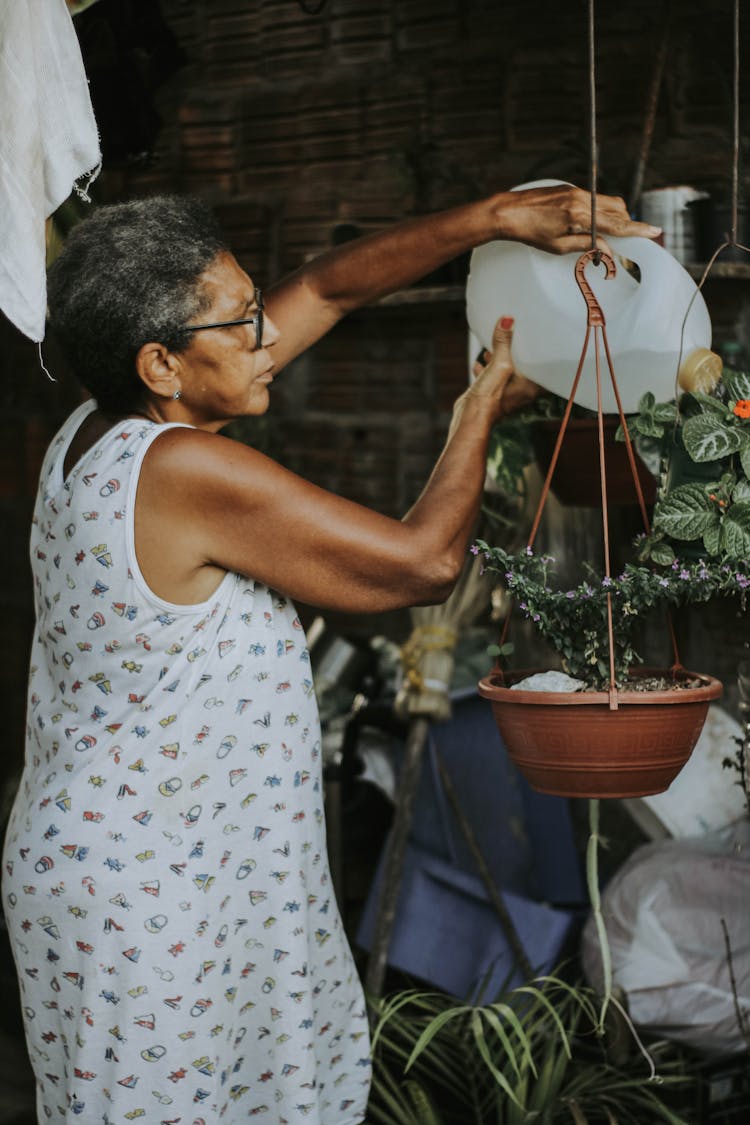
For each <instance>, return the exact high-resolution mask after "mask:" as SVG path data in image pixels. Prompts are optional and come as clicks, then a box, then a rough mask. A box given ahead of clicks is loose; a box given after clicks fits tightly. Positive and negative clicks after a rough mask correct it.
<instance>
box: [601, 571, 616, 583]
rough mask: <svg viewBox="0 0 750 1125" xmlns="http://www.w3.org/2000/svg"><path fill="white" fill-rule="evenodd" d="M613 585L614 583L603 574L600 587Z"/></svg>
mask: <svg viewBox="0 0 750 1125" xmlns="http://www.w3.org/2000/svg"><path fill="white" fill-rule="evenodd" d="M613 585H614V583H613V581H612V579H611V578H610V577H609V575H608V574H605V575H604V578H602V586H613Z"/></svg>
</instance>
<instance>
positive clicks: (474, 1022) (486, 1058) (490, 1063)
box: [471, 1009, 525, 1109]
mask: <svg viewBox="0 0 750 1125" xmlns="http://www.w3.org/2000/svg"><path fill="white" fill-rule="evenodd" d="M471 1030H472V1033H473V1035H474V1043H475V1044H476V1048H477V1050H478V1051H479V1054H480V1055H481V1056H482V1061H483V1062H484V1065H485V1066H486V1067H487V1069H488V1070H489V1072H490V1073H491V1074H492V1076H493V1078H494V1079H495V1081H496V1082H497V1084H498V1086H500V1087H501V1088H502V1089H503V1090H504V1091H505V1093H506V1094H507V1095H508V1097H509V1098H510V1100H511V1101H512V1102H513V1104H514V1105H517V1106H518V1108H519V1109H524V1108H525V1107H524V1105H523V1102H521V1101H520V1100H519V1098H518V1096H517V1094H516V1092H515V1090H514V1089H513V1087H512V1086H511V1084H510V1082H509V1081H508V1079H507V1078H506V1077H505V1075H504V1074H503V1073H502V1071H501V1070H498V1068H497V1066H496V1065H495V1062H494V1060H493V1058H492V1055H491V1054H490V1050H489V1047H488V1046H487V1040H486V1038H485V1035H484V1028H483V1027H482V1017H481V1015H480V1012H479V1010H478V1009H475V1010H474V1012H472V1015H471Z"/></svg>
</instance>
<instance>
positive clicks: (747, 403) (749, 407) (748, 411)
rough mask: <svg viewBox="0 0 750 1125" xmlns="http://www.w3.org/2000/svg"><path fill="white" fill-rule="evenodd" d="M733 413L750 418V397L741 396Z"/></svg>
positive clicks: (739, 416)
mask: <svg viewBox="0 0 750 1125" xmlns="http://www.w3.org/2000/svg"><path fill="white" fill-rule="evenodd" d="M732 413H733V414H736V415H737V417H738V418H750V398H740V399H738V400H737V402H735V404H734V406H733V407H732Z"/></svg>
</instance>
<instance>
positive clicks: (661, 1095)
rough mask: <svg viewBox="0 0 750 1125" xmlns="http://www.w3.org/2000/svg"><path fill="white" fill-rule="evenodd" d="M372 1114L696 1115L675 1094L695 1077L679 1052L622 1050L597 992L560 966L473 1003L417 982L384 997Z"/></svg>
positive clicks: (392, 1118) (390, 1123) (457, 1124)
mask: <svg viewBox="0 0 750 1125" xmlns="http://www.w3.org/2000/svg"><path fill="white" fill-rule="evenodd" d="M373 1051H374V1066H373V1087H372V1096H371V1101H370V1106H369V1111H368V1121H369V1122H371V1123H372V1125H381V1123H382V1125H526V1123H531V1122H535V1123H537V1125H557V1123H563V1122H569V1123H572V1125H624V1123H626V1122H627V1123H632V1125H635V1123H637V1125H644V1122H646V1121H649V1122H657V1121H663V1122H668V1123H671V1125H686V1123H685V1121H684V1119H683V1118H682V1117H680V1116H679V1115H678V1114H677V1113H676V1112H675V1111H673V1110H672V1109H670V1108H669V1107H668V1105H667V1104H666V1102H665V1091H666V1089H667V1087H670V1086H673V1085H679V1084H681V1085H682V1086H689V1085H690V1079H689V1078H688V1077H687V1076H686V1074H685V1072H684V1070H683V1066H682V1060H681V1057H680V1055H679V1053H678V1052H677V1051H676V1049H674V1048H670V1047H668V1046H667V1045H666V1044H656V1045H653V1046H652V1047H651V1048H650V1052H651V1058H652V1059H653V1060H654V1062H655V1063H656V1064H657V1065H658V1069H659V1078H658V1079H656V1078H655V1076H654V1071H653V1069H652V1068H651V1066H650V1065H648V1064H647V1062H646V1060H645V1059H644V1056H643V1055H642V1054H636V1055H634V1056H632V1057H630V1058H628V1059H625V1060H618V1062H617V1063H616V1062H614V1061H613V1059H612V1058H611V1057H610V1052H609V1045H608V1038H607V1036H606V1035H602V1034H601V1033H600V1028H599V1024H598V1011H597V1001H596V996H595V994H594V992H593V991H591V990H590V989H588V988H586V987H584V986H574V985H571V984H568V983H567V982H565V981H564V980H562V979H560V978H559V977H556V976H545V977H540V978H538V979H536V980H534V981H531V982H530V983H528V984H526V985H523V986H521V987H518V988H515V989H512V990H509V991H507V992H505V993H503V994H502V995H501V996H500V997H499V998H498V999H497V1000H496V1001H495V1002H494V1003H488V1004H472V1003H462V1002H460V1001H458V1000H456V999H455V998H453V997H451V996H448V995H445V994H443V993H437V992H422V991H417V990H414V991H406V992H401V993H398V994H397V995H395V996H393V997H390V998H388V999H386V1000H384V1001H382V1002H381V1004H380V1009H379V1021H378V1025H377V1028H376V1031H375V1034H374V1037H373Z"/></svg>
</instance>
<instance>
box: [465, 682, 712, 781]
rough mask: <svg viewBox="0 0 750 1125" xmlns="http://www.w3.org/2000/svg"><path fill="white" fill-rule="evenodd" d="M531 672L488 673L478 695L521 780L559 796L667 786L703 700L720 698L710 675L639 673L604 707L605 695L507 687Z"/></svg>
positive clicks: (703, 709)
mask: <svg viewBox="0 0 750 1125" xmlns="http://www.w3.org/2000/svg"><path fill="white" fill-rule="evenodd" d="M531 674H532V673H530V672H514V673H512V674H510V675H506V676H504V677H501V676H499V675H490V676H487V677H485V679H483V680H481V681H480V683H479V694H480V695H481V696H483V697H484V698H485V699H488V700H489V701H490V703H491V705H492V712H493V715H494V718H495V722H496V723H497V727H498V730H499V731H500V734H501V736H502V738H503V741H504V743H505V746H506V748H507V750H508V754H509V756H510V758H511V760H512V761H513V762H514V763H515V765H516V766H517V767H518V769H519V770H520V771H521V773H522V774H523V775H524V777H525V778H526V780H527V781H528V782H529V783H530V784H531V785H532V786H533V787H534V788H535V789H538V790H539V791H540V792H542V793H554V794H557V795H558V796H562V797H645V796H649V795H650V794H653V793H661V792H663V791H664V790H665V789H668V788H669V785H670V784H671V782H672V781H673V780H674V778H675V777H676V776H677V774H678V773H679V772H680V770H681V769H682V767H683V766H684V765H685V763H686V762H687V760H688V758H689V757H690V754H691V753H692V751H693V747H694V746H695V744H696V742H697V740H698V737H699V735H700V732H701V730H702V728H703V723H704V721H705V718H706V713H707V711H708V705H709V703H710V702H711V701H712V700H715V699H718V698H719V696H720V695H721V693H722V685H721V683H720V681H719V680H717V679H715V678H714V677H713V676H706V675H700V674H696V673H693V672H687V671H685V670H679V671H677V672H675V673H674V674H673V673H672V672H657V671H654V670H653V669H641V670H640V671H639V672H638V673H633V674H632V675H631V680H632V684H633V689H632V690H628V688H627V687H626V688H625V689H624V690H622V691H619V692H618V693H617V709H616V710H611V708H610V694H609V692H608V691H575V692H561V691H525V690H524V689H523V688H520V689H516V688H512V687H511V684H512V683H516V682H518V681H519V680H521V679H524V678H525V677H526V676H528V675H531ZM644 677H659V678H664V679H665V680H666V679H673V681H674V686H673V687H672V686H669V685H667V686H666V687H665V688H664V689H660V690H638V686H637V685H638V681H639V679H640V680H643V678H644Z"/></svg>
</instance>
